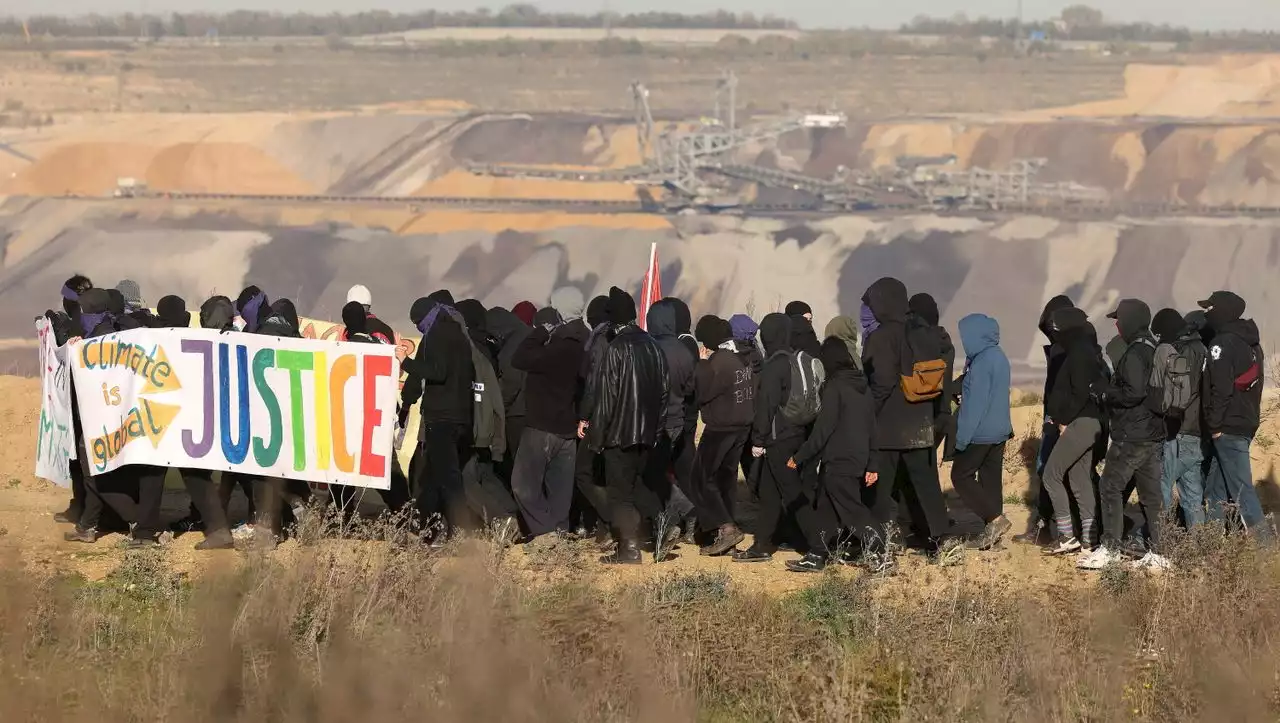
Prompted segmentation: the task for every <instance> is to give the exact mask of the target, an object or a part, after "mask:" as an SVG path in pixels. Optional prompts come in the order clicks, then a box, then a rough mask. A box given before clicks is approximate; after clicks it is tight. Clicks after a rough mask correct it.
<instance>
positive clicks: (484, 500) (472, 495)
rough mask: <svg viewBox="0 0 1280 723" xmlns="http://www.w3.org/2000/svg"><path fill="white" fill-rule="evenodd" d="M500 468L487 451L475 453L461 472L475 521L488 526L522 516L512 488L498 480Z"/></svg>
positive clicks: (479, 450)
mask: <svg viewBox="0 0 1280 723" xmlns="http://www.w3.org/2000/svg"><path fill="white" fill-rule="evenodd" d="M499 464H500V463H499V462H496V461H494V459H493V454H492V453H491V452H490V451H489V450H488V449H473V450H472V453H471V458H470V459H468V460H467V463H466V465H465V466H464V467H463V468H462V486H463V490H464V491H465V494H466V498H467V506H468V507H469V508H470V510H471V513H472V514H473V515H474V517H473V520H475V519H478V520H480V521H481V522H482V523H485V524H488V523H489V522H492V521H493V520H501V519H503V518H505V517H515V516H517V515H519V514H520V508H519V507H518V506H517V505H516V501H515V498H514V497H512V496H511V488H510V487H508V486H507V484H506V483H505V482H503V481H502V480H501V479H500V478H499V477H498V465H499Z"/></svg>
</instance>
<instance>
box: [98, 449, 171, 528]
mask: <svg viewBox="0 0 1280 723" xmlns="http://www.w3.org/2000/svg"><path fill="white" fill-rule="evenodd" d="M166 472H168V468H167V467H152V466H150V465H126V466H124V467H120V468H118V469H115V470H113V471H111V472H109V473H107V474H104V475H98V476H97V477H86V479H85V491H86V493H87V495H86V497H85V510H84V514H83V515H81V518H80V525H79V527H80V529H86V530H87V529H97V528H99V527H100V526H101V522H102V518H103V517H105V516H106V515H105V513H106V509H107V508H110V510H111V511H112V512H114V513H115V514H116V515H118V516H119V518H120V519H121V520H123V521H124V522H130V523H133V524H134V525H135V527H134V530H133V536H134V537H135V538H137V539H139V540H142V539H155V538H156V537H157V536H158V535H159V534H160V531H161V530H160V507H161V505H162V504H163V502H164V476H165V473H166Z"/></svg>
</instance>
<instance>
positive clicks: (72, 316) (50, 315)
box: [45, 274, 93, 524]
mask: <svg viewBox="0 0 1280 723" xmlns="http://www.w3.org/2000/svg"><path fill="white" fill-rule="evenodd" d="M92 288H93V282H92V281H90V280H89V278H88V277H87V276H83V275H81V274H76V275H74V276H72V277H71V278H69V279H67V280H66V281H65V282H64V283H63V284H62V289H61V295H62V311H61V312H56V311H53V310H52V309H50V310H48V311H46V312H45V318H47V319H48V320H49V325H50V327H51V328H52V329H53V339H54V344H55V345H57V346H63V345H64V344H66V343H67V342H69V341H71V340H72V339H76V338H80V337H83V336H84V330H83V329H81V328H80V295H81V294H83V293H84V292H86V291H88V290H89V289H92ZM71 423H72V428H73V434H74V437H73V439H74V444H75V445H76V446H77V447H79V446H81V445H83V444H84V431H83V430H82V429H81V427H80V406H79V404H77V402H76V389H75V385H74V384H72V385H71ZM77 457H78V459H74V460H70V462H69V466H70V470H71V502H70V503H69V504H68V505H67V508H66V509H65V510H63V511H62V512H59V513H57V514H55V515H54V516H53V519H54V521H55V522H58V523H61V524H74V523H76V522H78V521H79V520H80V515H81V514H82V513H83V512H84V501H85V489H84V478H85V469H84V459H85V455H83V454H78V455H77Z"/></svg>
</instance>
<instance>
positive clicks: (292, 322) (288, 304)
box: [271, 299, 301, 333]
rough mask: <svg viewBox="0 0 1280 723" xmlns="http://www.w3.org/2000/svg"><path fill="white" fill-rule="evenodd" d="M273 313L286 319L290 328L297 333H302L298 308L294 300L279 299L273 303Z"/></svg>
mask: <svg viewBox="0 0 1280 723" xmlns="http://www.w3.org/2000/svg"><path fill="white" fill-rule="evenodd" d="M271 315H272V316H278V317H280V318H282V319H284V320H285V323H287V324H288V325H289V328H290V329H291V330H293V331H294V332H295V333H301V329H300V327H301V324H299V322H298V309H297V308H296V307H295V306H294V305H293V302H292V301H290V300H288V299H277V300H275V301H274V302H272V304H271Z"/></svg>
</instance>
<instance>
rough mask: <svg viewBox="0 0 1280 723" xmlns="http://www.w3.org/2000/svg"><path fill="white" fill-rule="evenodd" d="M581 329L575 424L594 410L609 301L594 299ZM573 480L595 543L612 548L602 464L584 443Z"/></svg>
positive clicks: (608, 330) (609, 332) (608, 333)
mask: <svg viewBox="0 0 1280 723" xmlns="http://www.w3.org/2000/svg"><path fill="white" fill-rule="evenodd" d="M585 325H586V328H587V340H586V341H585V342H584V343H583V349H584V350H585V351H584V353H583V355H582V365H581V367H580V368H579V370H578V376H579V383H578V419H579V420H582V419H585V418H586V417H587V415H588V414H589V413H590V411H591V409H593V408H594V406H595V390H594V388H593V387H592V386H591V385H592V384H593V383H594V382H595V370H596V369H598V368H600V367H601V365H602V364H603V363H604V356H605V352H606V351H607V350H608V348H609V342H610V341H612V340H613V327H612V326H611V325H610V324H609V297H607V296H597V297H595V298H594V299H592V300H591V303H589V304H587V312H586V320H585ZM573 476H574V489H575V490H576V492H577V493H578V495H579V496H580V498H581V500H583V501H585V502H586V507H588V508H589V509H591V510H593V511H594V512H595V516H596V518H597V528H596V541H597V542H599V543H600V544H601V545H602V546H607V545H612V544H613V538H612V533H611V531H610V529H609V521H610V519H611V518H612V514H611V511H610V506H609V495H608V491H607V490H606V489H605V479H604V460H603V459H601V458H600V455H599V453H598V452H596V451H595V450H593V449H591V445H589V444H587V443H586V441H585V440H583V441H579V443H578V456H577V458H576V459H575V460H574V475H573Z"/></svg>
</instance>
